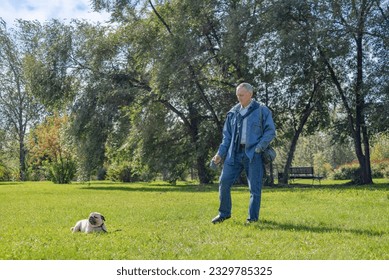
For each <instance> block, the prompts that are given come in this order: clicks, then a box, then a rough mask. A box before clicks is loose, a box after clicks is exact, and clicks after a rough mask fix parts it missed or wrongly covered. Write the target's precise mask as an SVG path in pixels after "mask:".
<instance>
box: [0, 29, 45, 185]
mask: <svg viewBox="0 0 389 280" xmlns="http://www.w3.org/2000/svg"><path fill="white" fill-rule="evenodd" d="M29 31H30V30H29V29H28V26H23V25H21V24H20V33H19V34H18V33H16V31H14V32H13V33H11V32H8V30H7V27H6V24H5V23H4V22H3V21H1V22H0V43H1V44H0V45H1V46H0V115H2V117H3V118H4V121H5V124H6V126H7V127H9V129H10V131H11V132H12V133H13V135H14V137H15V139H16V140H17V141H18V143H19V179H20V180H22V181H23V180H25V179H26V170H27V166H26V154H27V151H26V147H25V137H26V133H27V129H28V128H29V126H30V125H31V124H32V123H33V122H35V121H36V120H37V119H39V116H40V113H41V112H42V106H41V105H40V104H39V103H38V102H37V101H36V99H35V98H34V97H33V96H32V95H31V92H29V90H28V88H27V87H26V81H25V65H24V59H25V58H26V55H27V54H26V51H27V49H28V42H26V41H24V39H23V35H25V34H27V33H28V32H29Z"/></svg>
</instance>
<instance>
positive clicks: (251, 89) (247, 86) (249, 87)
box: [236, 83, 254, 94]
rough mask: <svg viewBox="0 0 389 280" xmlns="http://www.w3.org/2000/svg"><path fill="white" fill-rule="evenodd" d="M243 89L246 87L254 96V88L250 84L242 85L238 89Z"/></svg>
mask: <svg viewBox="0 0 389 280" xmlns="http://www.w3.org/2000/svg"><path fill="white" fill-rule="evenodd" d="M241 87H244V88H245V89H246V90H247V91H249V92H250V93H252V94H254V88H253V86H252V85H250V84H249V83H241V84H239V85H238V86H237V87H236V88H237V89H238V88H241Z"/></svg>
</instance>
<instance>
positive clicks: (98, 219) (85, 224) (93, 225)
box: [71, 212, 107, 233]
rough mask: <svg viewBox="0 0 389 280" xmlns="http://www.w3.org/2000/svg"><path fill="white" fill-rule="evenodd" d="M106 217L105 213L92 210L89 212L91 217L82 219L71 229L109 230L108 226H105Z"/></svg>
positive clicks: (88, 230) (83, 230) (84, 230)
mask: <svg viewBox="0 0 389 280" xmlns="http://www.w3.org/2000/svg"><path fill="white" fill-rule="evenodd" d="M104 222H105V218H104V216H103V215H101V214H100V213H97V212H92V213H90V214H89V218H88V219H85V220H80V221H78V222H77V223H76V225H75V226H74V227H72V228H71V231H72V232H73V233H74V232H77V231H81V232H85V233H91V232H107V228H106V227H105V224H104Z"/></svg>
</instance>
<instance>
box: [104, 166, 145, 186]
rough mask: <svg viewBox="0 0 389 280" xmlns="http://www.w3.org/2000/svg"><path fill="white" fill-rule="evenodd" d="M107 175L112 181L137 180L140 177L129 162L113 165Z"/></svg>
mask: <svg viewBox="0 0 389 280" xmlns="http://www.w3.org/2000/svg"><path fill="white" fill-rule="evenodd" d="M107 177H108V179H110V180H112V181H120V182H135V181H139V179H140V178H139V176H138V175H137V174H135V172H134V171H133V169H132V168H131V165H130V164H129V163H122V164H113V165H111V166H110V168H109V169H108V171H107Z"/></svg>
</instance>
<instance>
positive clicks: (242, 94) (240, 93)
mask: <svg viewBox="0 0 389 280" xmlns="http://www.w3.org/2000/svg"><path fill="white" fill-rule="evenodd" d="M236 97H237V98H238V101H239V103H240V104H241V105H242V106H243V107H246V106H248V105H249V104H250V102H251V97H252V94H251V92H249V91H248V90H247V89H245V88H244V87H239V88H238V89H237V90H236Z"/></svg>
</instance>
